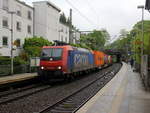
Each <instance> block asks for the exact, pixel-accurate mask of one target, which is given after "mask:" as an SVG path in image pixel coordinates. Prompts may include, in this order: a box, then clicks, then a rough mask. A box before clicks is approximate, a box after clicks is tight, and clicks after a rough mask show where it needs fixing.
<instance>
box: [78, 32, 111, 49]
mask: <svg viewBox="0 0 150 113" xmlns="http://www.w3.org/2000/svg"><path fill="white" fill-rule="evenodd" d="M108 36H109V34H108V32H107V31H106V30H105V31H103V30H102V31H101V30H94V31H93V32H92V33H89V34H87V35H81V39H80V43H81V44H82V45H85V46H88V47H89V48H91V49H92V50H100V49H101V48H103V47H104V45H105V43H106V41H107V40H108V39H109V38H108Z"/></svg>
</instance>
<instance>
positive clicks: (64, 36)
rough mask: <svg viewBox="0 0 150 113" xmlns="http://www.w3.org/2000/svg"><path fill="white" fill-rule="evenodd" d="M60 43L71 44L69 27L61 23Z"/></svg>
mask: <svg viewBox="0 0 150 113" xmlns="http://www.w3.org/2000/svg"><path fill="white" fill-rule="evenodd" d="M59 41H64V42H66V43H69V26H67V25H64V24H62V23H59Z"/></svg>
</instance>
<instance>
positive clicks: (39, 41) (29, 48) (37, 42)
mask: <svg viewBox="0 0 150 113" xmlns="http://www.w3.org/2000/svg"><path fill="white" fill-rule="evenodd" d="M50 45H52V42H49V41H48V40H46V39H44V38H42V37H32V38H26V39H25V42H24V45H23V48H24V51H25V53H26V54H25V53H23V54H25V55H28V56H29V57H38V56H40V52H41V48H42V47H43V46H50Z"/></svg>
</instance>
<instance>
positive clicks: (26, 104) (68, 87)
mask: <svg viewBox="0 0 150 113" xmlns="http://www.w3.org/2000/svg"><path fill="white" fill-rule="evenodd" d="M116 66H118V64H114V65H113V66H110V67H108V68H106V69H103V70H101V71H100V72H99V74H91V75H89V76H86V77H83V78H81V79H78V80H75V81H73V82H71V83H67V84H61V85H58V86H53V87H52V88H50V89H48V90H45V91H42V92H39V93H36V94H33V95H31V96H28V97H26V98H23V99H19V100H17V101H13V102H11V103H7V104H3V105H0V113H36V112H38V111H40V110H41V109H43V108H45V107H47V106H49V105H53V104H54V103H56V102H58V101H59V100H61V99H63V98H65V97H67V96H69V95H70V94H72V93H74V92H76V91H77V90H79V89H81V88H82V87H84V86H86V85H87V84H89V83H90V82H91V81H94V80H96V79H97V78H98V77H99V76H101V75H102V73H104V72H105V71H106V70H110V69H112V68H115V67H116Z"/></svg>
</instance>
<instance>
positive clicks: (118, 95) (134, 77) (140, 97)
mask: <svg viewBox="0 0 150 113" xmlns="http://www.w3.org/2000/svg"><path fill="white" fill-rule="evenodd" d="M77 113H150V92H146V91H145V89H144V87H143V84H142V82H141V79H140V75H139V74H138V73H135V72H133V71H132V69H131V66H130V65H128V64H126V63H123V66H122V68H121V70H120V71H119V72H118V73H117V75H116V76H115V77H114V78H113V79H112V80H111V81H110V82H109V83H108V84H107V85H106V86H105V87H104V88H102V89H101V90H100V91H99V92H98V93H97V94H96V95H95V96H94V97H93V98H91V99H90V100H89V101H88V102H87V103H86V104H85V105H84V106H83V107H82V108H81V109H79V110H78V111H77Z"/></svg>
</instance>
